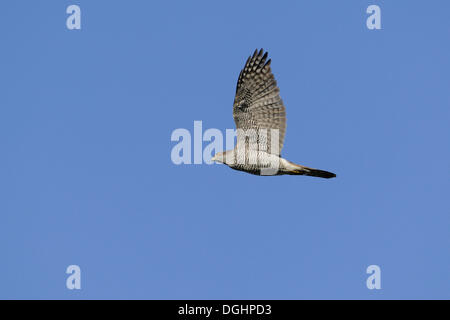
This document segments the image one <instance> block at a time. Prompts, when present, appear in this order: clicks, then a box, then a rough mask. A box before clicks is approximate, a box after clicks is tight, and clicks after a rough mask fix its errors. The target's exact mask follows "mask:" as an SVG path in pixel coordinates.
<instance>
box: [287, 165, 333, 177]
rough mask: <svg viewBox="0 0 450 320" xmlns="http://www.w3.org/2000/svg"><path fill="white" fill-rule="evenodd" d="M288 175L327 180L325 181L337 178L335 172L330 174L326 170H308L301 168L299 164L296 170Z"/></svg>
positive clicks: (290, 171)
mask: <svg viewBox="0 0 450 320" xmlns="http://www.w3.org/2000/svg"><path fill="white" fill-rule="evenodd" d="M287 174H291V175H302V176H311V177H319V178H325V179H329V178H334V177H336V174H334V173H333V172H328V171H325V170H319V169H314V168H308V167H305V166H301V165H298V164H296V165H295V168H294V169H292V170H289V171H288V172H287Z"/></svg>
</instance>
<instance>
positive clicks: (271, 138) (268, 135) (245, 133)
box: [212, 49, 336, 178]
mask: <svg viewBox="0 0 450 320" xmlns="http://www.w3.org/2000/svg"><path fill="white" fill-rule="evenodd" d="M266 59H267V52H266V53H265V54H264V55H263V50H262V49H261V50H260V51H259V52H258V51H257V50H255V53H254V54H253V56H250V57H249V58H248V60H247V62H246V64H245V66H244V69H242V71H241V73H240V74H239V79H238V83H237V88H236V96H235V99H234V105H233V118H234V121H235V123H236V128H237V143H236V147H235V148H234V149H233V150H228V151H225V152H219V153H217V154H216V155H215V156H214V157H213V158H212V160H213V161H217V162H221V163H224V164H226V165H228V166H229V167H230V168H232V169H235V170H239V171H244V172H247V173H251V174H255V175H283V174H289V175H308V176H314V177H321V178H333V177H335V176H336V175H335V174H334V173H331V172H328V171H323V170H318V169H313V168H308V167H305V166H301V165H298V164H295V163H293V162H290V161H288V160H286V159H283V158H282V157H281V156H280V153H281V149H282V147H283V142H284V135H285V131H286V112H285V108H284V105H283V101H282V100H281V98H280V94H279V89H278V87H277V83H276V81H275V77H274V76H273V74H272V72H271V70H270V62H271V61H270V60H268V61H267V62H266Z"/></svg>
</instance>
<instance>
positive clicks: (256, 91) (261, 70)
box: [233, 49, 286, 155]
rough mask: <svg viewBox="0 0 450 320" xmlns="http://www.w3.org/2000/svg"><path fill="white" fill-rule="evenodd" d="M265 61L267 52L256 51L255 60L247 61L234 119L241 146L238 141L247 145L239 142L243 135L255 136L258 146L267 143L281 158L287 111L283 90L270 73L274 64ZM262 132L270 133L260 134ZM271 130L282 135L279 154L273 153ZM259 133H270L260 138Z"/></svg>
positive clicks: (242, 73) (261, 135)
mask: <svg viewBox="0 0 450 320" xmlns="http://www.w3.org/2000/svg"><path fill="white" fill-rule="evenodd" d="M266 59H267V52H266V53H264V55H263V50H262V49H261V50H260V51H259V52H258V51H257V50H255V53H254V54H253V56H250V57H248V59H247V62H246V63H245V67H244V69H242V71H241V73H240V74H239V79H238V83H237V87H236V97H235V98H234V104H233V118H234V122H235V123H236V128H237V129H238V130H237V139H238V144H239V141H246V140H240V139H245V137H242V134H243V133H242V131H245V132H256V135H257V136H256V137H254V138H255V139H256V140H255V141H257V142H258V144H259V145H261V144H264V143H265V144H266V146H267V149H266V151H267V152H268V153H275V154H276V155H279V154H280V153H281V149H282V148H283V142H284V135H285V132H286V111H285V108H284V105H283V101H282V100H281V98H280V94H279V92H280V89H279V88H278V86H277V82H276V80H275V77H274V76H273V74H272V71H271V69H270V62H271V60H270V59H269V60H268V61H267V62H266ZM239 129H241V130H239ZM249 129H251V130H249ZM260 129H267V130H262V131H258V130H260ZM270 129H278V134H279V135H278V138H279V139H278V143H279V144H278V148H277V149H278V150H275V149H274V152H272V150H271V140H270V137H271V131H270ZM260 132H267V133H266V134H260ZM236 147H238V146H236ZM247 150H248V149H247ZM277 151H278V152H277Z"/></svg>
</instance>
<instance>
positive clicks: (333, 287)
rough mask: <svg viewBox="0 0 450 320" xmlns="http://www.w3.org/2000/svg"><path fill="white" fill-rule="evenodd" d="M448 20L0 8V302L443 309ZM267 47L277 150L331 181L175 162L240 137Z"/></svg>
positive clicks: (428, 9)
mask: <svg viewBox="0 0 450 320" xmlns="http://www.w3.org/2000/svg"><path fill="white" fill-rule="evenodd" d="M71 4H77V5H79V6H80V7H81V10H82V29H81V30H72V31H71V30H68V29H67V28H66V18H67V17H68V14H66V8H67V7H68V6H69V5H71ZM371 4H377V5H379V6H380V7H381V15H382V16H381V19H382V21H381V23H382V30H368V29H367V27H366V18H367V17H368V14H366V8H367V7H368V6H369V5H371ZM449 12H450V2H449V1H444V0H442V1H437V0H436V1H424V0H422V1H378V0H372V1H365V0H363V1H360V0H358V1H356V0H355V1H334V0H333V1H331V0H330V1H280V2H277V3H275V2H273V1H143V0H142V1H137V0H136V1H106V0H103V1H100V0H96V1H75V0H73V1H70V0H64V1H61V0H52V1H50V0H46V1H12V0H8V1H3V2H2V4H1V6H0V34H1V50H0V61H1V65H0V88H1V89H0V90H1V94H0V155H1V156H0V194H1V201H0V257H1V258H0V298H8V299H9V298H37V299H48V298H51V299H53V298H57V299H94V298H102V299H109V298H113V299H119V298H136V299H304V298H311V299H314V298H319V299H334V298H339V299H350V298H356V299H380V298H381V299H394V298H402V299H408V298H414V299H415V298H439V299H444V298H445V299H449V298H450V231H449V230H450V205H449V200H448V196H449V190H450V179H449V176H450V175H449V173H450V150H449V137H450V129H449V120H450V90H449V89H450V41H449V40H450V21H449V19H448V15H449ZM255 48H264V49H266V50H268V51H269V55H270V57H271V58H272V70H273V72H274V74H275V76H276V79H277V81H278V84H279V86H280V90H281V96H282V98H283V101H284V103H285V105H286V109H287V119H288V120H287V134H286V140H285V147H284V149H283V153H282V154H283V156H284V157H286V158H287V159H289V160H291V161H294V162H297V163H300V164H304V165H308V166H312V167H316V168H320V169H324V170H329V171H333V172H335V173H337V178H335V179H330V180H326V179H319V178H312V177H301V176H280V177H258V176H253V175H249V174H245V173H242V172H238V171H233V170H231V169H229V168H228V167H226V166H224V165H206V164H203V165H180V166H176V165H174V164H173V163H172V161H171V158H170V152H171V149H172V147H173V146H174V145H175V144H176V143H175V142H171V140H170V136H171V133H172V131H173V130H174V129H177V128H186V129H189V130H190V131H192V129H193V124H194V120H201V121H203V128H204V129H208V128H218V129H220V130H223V131H225V129H227V128H234V122H233V118H232V103H233V98H234V93H235V85H236V81H237V77H238V74H239V71H240V69H241V68H242V67H243V65H244V63H245V60H246V59H247V57H248V56H249V55H250V54H251V53H253V51H254V49H255ZM204 146H206V143H205V144H204ZM72 264H75V265H79V266H80V267H81V272H82V275H81V286H82V289H81V290H78V291H77V290H68V289H67V288H66V278H67V276H68V275H67V274H66V273H65V271H66V268H67V266H69V265H72ZM372 264H376V265H379V266H380V267H381V286H382V289H381V290H368V289H367V287H366V278H367V277H368V275H367V274H366V268H367V267H368V266H369V265H372Z"/></svg>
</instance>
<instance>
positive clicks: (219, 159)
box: [211, 152, 225, 163]
mask: <svg viewBox="0 0 450 320" xmlns="http://www.w3.org/2000/svg"><path fill="white" fill-rule="evenodd" d="M211 161H215V162H219V163H225V152H217V153H216V154H215V155H214V157H212V158H211Z"/></svg>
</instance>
